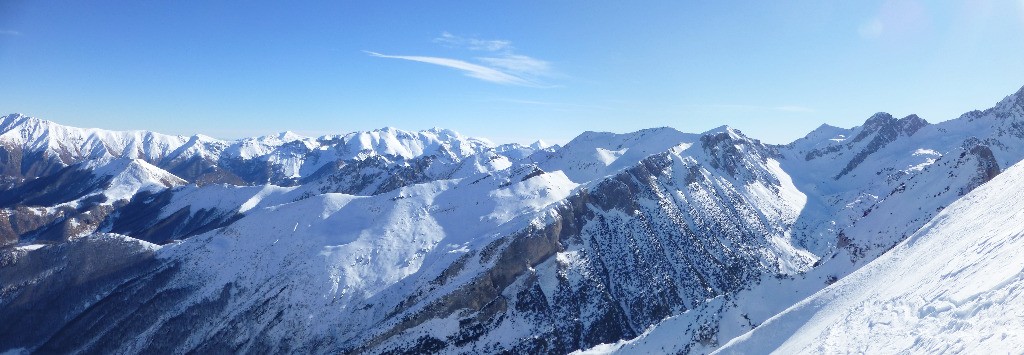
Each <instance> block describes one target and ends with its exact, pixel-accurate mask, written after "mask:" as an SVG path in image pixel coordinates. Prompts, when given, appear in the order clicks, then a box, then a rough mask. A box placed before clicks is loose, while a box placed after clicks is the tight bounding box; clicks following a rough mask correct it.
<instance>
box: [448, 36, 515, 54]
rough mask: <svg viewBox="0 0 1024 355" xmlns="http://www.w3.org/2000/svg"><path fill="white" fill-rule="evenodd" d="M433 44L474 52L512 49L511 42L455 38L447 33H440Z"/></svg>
mask: <svg viewBox="0 0 1024 355" xmlns="http://www.w3.org/2000/svg"><path fill="white" fill-rule="evenodd" d="M434 42H436V43H440V44H443V45H445V46H448V47H458V48H466V49H469V50H474V51H488V52H497V51H504V50H511V49H512V42H510V41H506V40H501V39H490V40H486V39H479V38H472V37H462V36H456V35H453V34H451V33H448V32H442V33H441V36H439V37H437V38H434Z"/></svg>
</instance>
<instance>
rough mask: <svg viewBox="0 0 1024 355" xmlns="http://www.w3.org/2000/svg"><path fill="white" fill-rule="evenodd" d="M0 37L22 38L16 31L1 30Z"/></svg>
mask: <svg viewBox="0 0 1024 355" xmlns="http://www.w3.org/2000/svg"><path fill="white" fill-rule="evenodd" d="M0 36H21V32H18V31H14V30H0Z"/></svg>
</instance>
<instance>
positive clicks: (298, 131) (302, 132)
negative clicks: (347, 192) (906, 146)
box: [3, 86, 1024, 146]
mask: <svg viewBox="0 0 1024 355" xmlns="http://www.w3.org/2000/svg"><path fill="white" fill-rule="evenodd" d="M1017 92H1024V86H1022V87H1021V88H1020V89H1019V90H1018V91H1014V92H1011V93H1009V94H1007V95H1004V96H1003V97H1001V98H999V99H997V100H995V101H994V102H993V103H992V104H990V105H989V106H986V107H978V108H975V109H971V110H968V111H964V112H962V113H960V114H958V115H956V116H954V117H949V118H946V119H943V120H934V119H929V118H928V117H922V116H920V115H918V114H916V113H907V114H893V113H891V112H887V111H875V112H874V113H872V114H871V115H868V116H867V117H865V118H864V119H863V120H861V121H860V123H857V124H855V125H852V126H840V125H836V124H832V123H830V122H822V123H820V124H819V125H817V126H814V128H811V129H809V130H807V131H805V132H803V133H802V134H801V135H800V136H799V137H797V138H794V139H792V140H789V141H786V142H773V141H768V140H766V139H763V138H761V137H759V136H758V135H757V133H756V132H749V131H747V130H744V129H742V128H739V127H736V126H733V125H731V124H729V123H722V124H719V125H717V126H714V127H712V128H709V129H705V130H701V131H686V130H682V129H680V128H678V127H672V126H653V127H646V128H639V129H636V130H632V131H625V132H615V131H595V130H590V129H586V127H582V129H583V130H582V131H579V132H578V133H576V134H575V135H573V136H572V137H570V138H568V139H566V140H564V141H554V140H548V139H543V138H535V139H533V140H527V141H497V140H495V139H493V138H491V137H487V136H480V135H470V134H466V133H464V132H462V131H460V130H458V129H455V128H450V127H439V126H433V127H427V128H419V129H410V128H406V127H396V126H382V127H378V128H372V129H365V130H350V131H344V132H327V133H313V134H310V133H306V132H315V131H311V130H303V129H301V128H300V129H286V130H284V131H278V132H268V133H263V134H256V135H242V136H237V137H223V136H215V135H211V134H207V133H205V132H191V133H188V132H182V133H172V132H164V131H158V130H152V129H146V128H129V129H114V128H106V127H85V126H76V125H70V124H65V123H63V122H62V121H61V120H59V119H52V118H49V117H40V116H37V115H31V114H26V113H24V112H9V113H6V114H4V115H3V117H7V116H8V115H15V114H20V115H23V116H27V117H33V118H38V119H42V120H46V121H50V122H53V123H56V124H59V125H63V126H69V127H75V128H83V129H100V130H106V131H149V132H153V133H159V134H165V135H175V136H195V135H203V136H207V137H211V138H214V139H218V140H224V141H238V140H243V139H248V138H259V137H269V136H279V135H282V134H285V133H293V134H296V135H299V136H302V137H303V138H321V137H325V136H344V135H347V134H350V133H357V132H372V131H381V130H386V129H388V128H394V129H397V130H401V131H406V132H424V131H430V130H433V129H444V130H450V131H453V132H455V133H458V134H459V135H461V136H463V137H467V138H475V139H485V140H487V141H490V142H491V143H492V144H494V145H502V144H511V143H517V144H520V145H523V146H529V145H531V144H533V143H536V142H538V141H539V142H543V143H546V144H548V145H565V144H566V143H568V142H569V141H571V140H572V139H573V138H576V137H578V136H579V135H581V134H583V133H585V132H588V131H593V132H608V133H615V134H628V133H634V132H637V131H639V130H644V129H652V128H671V129H675V130H677V131H680V132H683V133H693V134H701V133H704V132H708V131H711V130H715V129H717V128H720V127H723V126H727V127H729V128H732V129H736V130H739V131H740V132H743V134H744V135H746V136H748V137H751V138H754V139H758V140H760V141H762V142H764V143H767V144H776V145H785V144H789V143H791V142H793V141H796V140H798V139H800V138H803V137H804V136H805V135H806V134H807V133H810V132H811V131H813V130H815V129H818V128H820V127H821V126H832V127H838V128H842V129H850V128H854V127H857V126H860V125H862V124H863V123H864V121H866V120H868V119H869V118H871V117H872V116H874V115H876V114H878V113H886V114H889V115H891V116H893V117H894V118H897V119H902V118H905V117H909V116H918V117H920V118H922V119H924V120H925V121H927V122H928V123H929V124H936V123H941V122H945V121H949V120H954V119H957V118H959V117H961V116H962V115H964V114H966V113H968V112H972V111H976V110H982V111H983V110H986V109H989V108H992V107H994V106H995V105H996V104H997V103H999V102H1000V101H1002V100H1003V99H1005V98H1007V97H1009V96H1012V95H1014V94H1016V93H1017Z"/></svg>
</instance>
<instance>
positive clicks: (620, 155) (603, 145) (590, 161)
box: [529, 127, 700, 183]
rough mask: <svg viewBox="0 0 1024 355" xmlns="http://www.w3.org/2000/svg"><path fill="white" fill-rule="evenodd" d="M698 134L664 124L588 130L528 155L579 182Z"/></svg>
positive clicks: (629, 164)
mask: <svg viewBox="0 0 1024 355" xmlns="http://www.w3.org/2000/svg"><path fill="white" fill-rule="evenodd" d="M699 137H700V135H696V134H688V133H682V132H679V131H677V130H675V129H672V128H668V127H661V128H651V129H644V130H640V131H636V132H632V133H625V134H616V133H609V132H590V131H588V132H584V133H583V134H580V135H579V136H578V137H576V138H573V140H572V141H570V142H569V143H566V145H565V146H563V147H561V148H559V149H557V150H554V151H544V150H541V151H539V152H538V153H535V154H534V155H533V156H531V157H530V158H529V159H530V160H533V161H535V162H537V164H538V165H539V166H540V167H541V169H544V170H545V171H555V170H561V171H562V172H564V173H565V175H566V176H568V177H569V179H572V181H575V182H578V183H582V182H587V181H592V180H595V179H598V178H601V177H605V176H608V175H612V174H614V173H615V172H617V171H619V170H622V169H625V168H627V167H630V166H632V165H633V164H636V162H638V161H640V160H642V159H643V158H646V157H648V156H650V155H653V154H657V153H662V152H665V151H668V150H669V148H672V147H675V146H677V145H680V144H693V143H694V142H696V141H697V139H699Z"/></svg>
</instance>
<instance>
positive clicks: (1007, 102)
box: [995, 86, 1024, 110]
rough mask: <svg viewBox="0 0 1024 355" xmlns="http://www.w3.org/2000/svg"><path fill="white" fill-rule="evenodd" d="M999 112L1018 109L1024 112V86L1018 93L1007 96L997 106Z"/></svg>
mask: <svg viewBox="0 0 1024 355" xmlns="http://www.w3.org/2000/svg"><path fill="white" fill-rule="evenodd" d="M995 108H996V109H997V110H1009V109H1013V108H1017V109H1019V110H1024V86H1022V87H1021V88H1020V89H1019V90H1017V92H1015V93H1013V94H1010V95H1009V96H1006V97H1005V98H1003V99H1002V100H1000V101H999V103H997V104H996V106H995Z"/></svg>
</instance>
